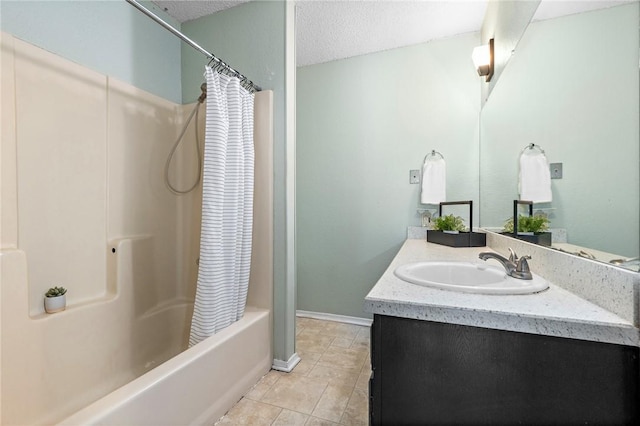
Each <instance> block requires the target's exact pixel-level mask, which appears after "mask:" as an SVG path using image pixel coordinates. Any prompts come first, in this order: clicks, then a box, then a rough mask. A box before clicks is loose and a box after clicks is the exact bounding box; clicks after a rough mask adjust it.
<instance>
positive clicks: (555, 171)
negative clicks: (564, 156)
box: [549, 163, 562, 179]
mask: <svg viewBox="0 0 640 426" xmlns="http://www.w3.org/2000/svg"><path fill="white" fill-rule="evenodd" d="M549 168H550V169H551V179H562V163H551V164H549Z"/></svg>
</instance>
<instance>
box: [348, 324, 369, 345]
mask: <svg viewBox="0 0 640 426" xmlns="http://www.w3.org/2000/svg"><path fill="white" fill-rule="evenodd" d="M351 348H353V349H358V348H361V349H369V327H363V328H362V330H360V331H359V332H358V335H357V336H356V337H355V339H353V344H352V345H351Z"/></svg>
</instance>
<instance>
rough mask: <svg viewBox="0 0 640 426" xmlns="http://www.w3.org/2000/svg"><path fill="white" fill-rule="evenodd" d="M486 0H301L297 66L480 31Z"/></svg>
mask: <svg viewBox="0 0 640 426" xmlns="http://www.w3.org/2000/svg"><path fill="white" fill-rule="evenodd" d="M485 10H486V2H484V1H302V2H299V3H298V11H297V14H296V19H297V21H296V56H297V62H298V66H305V65H311V64H317V63H320V62H327V61H331V60H334V59H342V58H348V57H352V56H356V55H362V54H366V53H372V52H377V51H382V50H387V49H393V48H396V47H401V46H408V45H412V44H417V43H422V42H425V41H429V40H433V39H437V38H442V37H448V36H452V35H456V34H462V33H466V32H472V31H478V30H479V29H480V27H481V25H482V20H483V18H484V13H485Z"/></svg>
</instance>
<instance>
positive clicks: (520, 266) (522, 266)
mask: <svg viewBox="0 0 640 426" xmlns="http://www.w3.org/2000/svg"><path fill="white" fill-rule="evenodd" d="M527 259H531V256H529V255H527V256H522V257H521V258H520V259H518V263H517V264H516V272H524V273H527V272H531V270H530V269H529V262H527Z"/></svg>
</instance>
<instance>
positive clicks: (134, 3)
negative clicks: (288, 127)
mask: <svg viewBox="0 0 640 426" xmlns="http://www.w3.org/2000/svg"><path fill="white" fill-rule="evenodd" d="M126 1H127V3H129V4H130V5H131V6H133V7H135V8H136V9H138V10H139V11H140V12H142V13H144V14H145V15H147V16H148V17H149V18H151V19H153V20H154V21H155V22H156V23H158V24H160V26H161V27H163V28H164V29H166V30H167V31H169V32H170V33H171V34H173V35H175V36H176V37H178V38H179V39H180V40H182V41H184V42H185V43H187V44H188V45H189V46H191V47H193V48H194V49H196V50H197V51H198V52H200V53H202V54H203V55H205V56H206V57H207V59H209V64H211V62H215V63H216V66H219V67H222V68H223V69H225V70H227V71H228V72H229V73H231V74H232V75H233V76H236V77H238V78H239V79H240V81H241V82H244V83H243V86H246V87H245V88H246V89H248V90H249V91H251V92H259V91H261V90H262V88H261V87H260V86H258V85H256V84H255V83H254V82H253V81H251V80H249V79H248V78H247V77H245V76H244V75H242V74H240V73H239V72H238V71H236V70H234V69H233V68H231V67H230V66H229V65H228V64H226V63H225V62H223V61H222V60H221V59H220V58H218V57H217V56H216V55H214V54H213V53H210V52H208V51H206V50H205V49H204V48H203V47H202V46H200V45H199V44H198V43H196V42H195V41H193V40H191V39H190V38H189V37H187V36H186V35H184V34H182V33H181V32H180V31H178V30H176V29H175V28H173V27H172V26H171V25H169V24H168V23H167V22H165V21H164V20H162V19H160V18H159V17H158V16H157V15H156V14H155V13H153V12H151V11H150V10H149V9H147V8H146V7H144V6H143V5H141V4H140V3H139V2H137V1H136V0H126Z"/></svg>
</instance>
